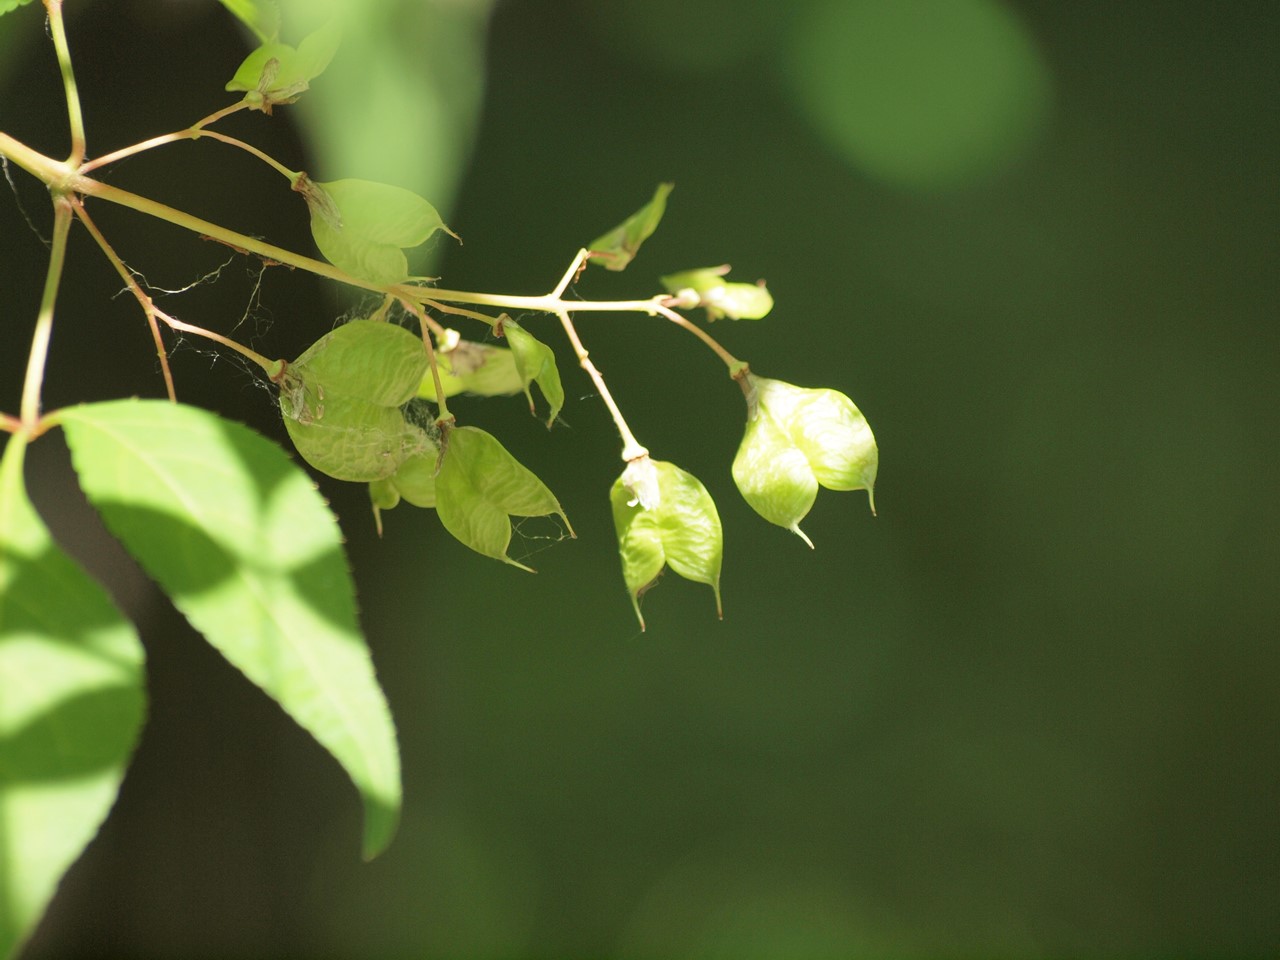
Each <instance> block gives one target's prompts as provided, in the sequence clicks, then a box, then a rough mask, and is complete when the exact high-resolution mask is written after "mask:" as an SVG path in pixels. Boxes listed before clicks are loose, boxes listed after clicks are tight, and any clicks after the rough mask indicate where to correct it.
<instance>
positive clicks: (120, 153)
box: [80, 130, 191, 173]
mask: <svg viewBox="0 0 1280 960" xmlns="http://www.w3.org/2000/svg"><path fill="white" fill-rule="evenodd" d="M190 139H191V131H190V130H175V131H174V132H173V133H162V134H160V136H158V137H152V138H151V139H150V140H143V141H142V142H141V143H135V144H132V145H131V146H128V147H122V148H120V149H119V150H115V151H113V152H111V153H108V154H106V155H105V156H101V157H98V158H97V159H96V160H90V161H89V162H88V163H86V164H83V165H82V166H81V167H80V172H81V173H89V172H90V171H92V170H97V169H98V167H105V166H106V165H107V164H109V163H115V162H116V161H117V160H123V159H124V158H125V157H132V156H134V155H135V154H138V153H142V152H143V151H144V150H150V149H151V148H153V147H162V146H164V145H165V144H166V143H176V142H177V141H178V140H190Z"/></svg>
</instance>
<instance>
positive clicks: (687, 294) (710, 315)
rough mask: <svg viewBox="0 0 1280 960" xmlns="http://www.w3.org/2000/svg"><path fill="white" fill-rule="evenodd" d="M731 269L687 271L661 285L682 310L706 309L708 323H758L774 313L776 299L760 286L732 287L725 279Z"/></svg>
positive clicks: (746, 284)
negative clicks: (745, 321) (725, 320)
mask: <svg viewBox="0 0 1280 960" xmlns="http://www.w3.org/2000/svg"><path fill="white" fill-rule="evenodd" d="M728 273H729V265H728V264H724V265H722V266H719V267H701V268H699V269H697V270H685V271H682V272H681V273H672V274H669V275H667V276H665V277H663V278H662V285H663V286H664V287H666V288H667V292H669V293H670V294H671V295H672V296H674V297H677V298H679V299H681V300H682V301H683V302H682V303H681V304H680V306H685V307H705V308H706V311H707V319H708V320H718V319H719V318H720V317H728V318H729V319H730V320H759V319H761V318H762V317H764V316H766V315H768V313H769V311H770V310H772V309H773V296H772V295H771V294H770V293H769V291H768V289H767V288H766V287H765V285H764V282H763V281H761V282H759V283H731V282H729V281H727V280H725V279H724V278H725V277H726V276H727V275H728Z"/></svg>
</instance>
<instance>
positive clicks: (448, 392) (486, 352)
mask: <svg viewBox="0 0 1280 960" xmlns="http://www.w3.org/2000/svg"><path fill="white" fill-rule="evenodd" d="M436 368H437V369H438V370H439V372H440V386H441V387H442V388H443V389H444V395H445V397H452V396H455V395H457V394H459V393H474V394H477V395H478V396H482V397H504V396H510V395H511V394H516V393H519V392H520V391H521V390H523V389H524V387H525V381H524V379H523V378H522V376H521V374H520V370H519V369H518V368H517V367H516V358H515V355H514V354H513V353H512V352H511V351H510V350H508V349H507V348H506V347H496V346H494V345H493V344H490V343H476V342H474V341H472V340H463V339H461V338H460V336H459V335H458V331H456V330H446V331H445V337H444V340H443V342H442V343H440V344H439V345H437V347H436ZM418 396H420V397H424V398H425V399H427V400H435V399H436V384H435V380H434V379H433V378H432V376H431V372H430V371H428V372H427V374H426V375H425V376H424V377H423V378H422V382H421V384H419V386H418Z"/></svg>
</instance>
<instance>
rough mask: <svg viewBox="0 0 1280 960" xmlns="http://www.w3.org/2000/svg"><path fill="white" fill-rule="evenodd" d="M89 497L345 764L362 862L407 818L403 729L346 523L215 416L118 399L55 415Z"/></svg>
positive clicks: (238, 659)
mask: <svg viewBox="0 0 1280 960" xmlns="http://www.w3.org/2000/svg"><path fill="white" fill-rule="evenodd" d="M59 418H60V420H61V422H62V424H63V426H64V428H65V430H66V435H67V445H68V446H69V447H70V448H71V456H72V462H73V464H74V466H75V469H76V473H77V474H78V475H79V478H80V485H81V487H82V489H83V490H84V492H85V495H86V496H87V497H88V498H89V502H90V503H92V504H93V505H94V506H95V507H96V508H97V509H98V510H99V512H100V513H101V514H102V516H103V519H104V520H105V521H106V524H107V527H108V528H109V529H110V530H111V532H112V533H114V534H115V535H116V536H117V537H118V538H119V539H120V541H121V542H122V543H123V544H124V546H125V548H126V549H127V550H128V551H129V552H130V553H131V554H133V556H134V557H135V558H136V559H137V560H138V562H139V563H140V564H141V565H142V566H143V568H144V569H145V570H146V571H147V572H148V573H149V574H150V575H151V576H152V577H153V578H155V580H156V582H157V583H159V584H160V586H161V588H162V589H163V590H164V591H165V593H167V594H168V595H169V598H170V599H171V600H172V601H173V604H174V606H176V607H177V608H178V609H179V610H180V611H182V613H183V614H184V615H185V616H186V617H187V619H188V620H189V621H191V624H192V626H194V627H195V628H196V629H197V630H199V631H200V632H201V633H202V634H204V636H205V638H206V639H207V640H208V641H209V642H210V643H211V644H212V645H213V646H214V647H216V648H217V649H218V650H219V651H220V652H221V653H222V654H223V656H225V657H226V658H227V659H228V660H229V661H230V662H231V663H232V664H234V665H235V666H236V667H237V668H238V669H239V670H241V671H242V672H243V673H244V674H245V676H246V677H248V678H249V679H250V680H252V681H253V682H254V683H255V684H257V685H258V686H259V687H261V688H262V689H263V690H264V691H265V692H266V693H267V694H269V695H270V696H271V697H272V698H273V699H275V700H276V702H277V703H279V704H280V706H281V707H283V708H284V710H285V711H286V712H287V713H288V714H289V715H290V716H292V717H293V718H294V720H296V721H297V722H298V723H299V724H300V725H301V726H302V727H303V728H304V729H305V730H307V731H308V732H309V733H310V734H311V735H312V736H313V737H315V739H316V740H317V741H319V743H320V744H322V745H323V746H324V747H325V748H326V749H327V750H328V751H329V752H330V753H331V754H332V755H333V756H334V757H335V758H336V759H337V760H338V762H339V763H341V764H342V766H343V767H344V769H345V770H346V771H347V773H348V775H349V776H350V777H351V780H352V782H353V783H354V784H355V785H356V787H357V789H358V790H359V791H360V793H361V796H362V797H363V799H364V808H365V829H364V854H365V856H366V857H372V856H375V855H376V854H377V853H379V852H380V851H381V850H382V849H383V848H384V847H385V846H386V845H387V843H388V842H389V841H390V839H391V836H392V834H393V833H394V831H395V825H396V821H397V819H398V817H399V811H400V761H399V753H398V750H397V747H396V737H395V729H394V727H393V726H392V722H391V714H390V711H389V710H388V708H387V703H386V700H385V698H384V697H383V694H382V690H381V688H380V687H379V686H378V681H377V679H376V677H375V676H374V671H373V664H372V662H371V660H370V656H369V650H368V647H367V646H366V644H365V641H364V637H363V635H362V633H361V631H360V627H359V624H358V622H357V619H356V608H355V592H354V588H353V585H352V582H351V575H350V573H349V571H348V569H347V562H346V557H345V556H344V553H343V549H342V536H341V533H340V531H339V530H338V525H337V522H336V520H335V519H334V517H333V514H332V513H330V511H329V509H328V508H327V507H326V506H325V503H324V501H323V500H322V499H321V498H320V494H319V493H318V492H317V491H316V489H315V486H314V485H313V484H312V483H311V481H310V479H309V478H308V477H307V475H306V474H305V473H304V472H303V471H302V470H300V469H299V468H298V467H297V466H296V465H294V464H293V462H292V461H291V460H290V459H289V457H288V456H287V455H285V453H284V452H283V451H282V450H280V448H279V447H277V446H275V445H274V444H272V443H271V442H269V441H268V440H265V439H264V438H263V437H261V436H259V435H258V434H256V433H254V432H253V431H251V430H249V429H248V428H247V427H244V426H242V425H240V424H237V423H232V422H230V421H227V420H223V419H221V418H219V417H217V416H215V415H214V414H212V413H209V412H207V411H204V410H199V409H196V408H193V407H187V406H183V405H180V404H173V403H168V402H162V401H148V400H121V401H112V402H109V403H96V404H89V405H86V406H80V407H72V408H69V409H67V410H64V411H61V412H60V413H59Z"/></svg>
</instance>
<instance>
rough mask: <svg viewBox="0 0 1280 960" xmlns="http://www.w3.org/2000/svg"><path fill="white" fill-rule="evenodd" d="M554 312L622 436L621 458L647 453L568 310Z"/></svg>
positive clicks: (633, 457) (626, 459)
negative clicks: (615, 400)
mask: <svg viewBox="0 0 1280 960" xmlns="http://www.w3.org/2000/svg"><path fill="white" fill-rule="evenodd" d="M554 312H555V313H556V315H557V316H559V317H560V324H561V326H563V327H564V332H565V333H566V334H567V335H568V337H569V342H570V343H571V344H573V352H574V353H575V354H576V355H577V357H578V365H579V366H580V367H582V369H583V370H585V371H587V376H589V377H590V378H591V382H592V383H594V384H595V385H596V389H597V390H598V391H600V399H601V400H603V401H604V405H605V406H606V407H608V408H609V415H610V416H611V417H613V423H614V426H616V427H617V428H618V435H619V436H621V437H622V459H623V460H624V461H626V462H628V463H629V462H630V461H632V460H635V459H636V458H638V457H643V456H646V455H648V453H649V451H648V449H646V448H645V447H644V446H643V445H641V443H640V441H638V440H637V439H636V438H635V435H634V434H633V433H632V432H631V428H630V427H628V426H627V421H626V419H625V418H624V417H623V416H622V411H621V410H619V409H618V405H617V403H615V402H614V399H613V394H611V393H610V392H609V388H608V386H606V385H605V382H604V377H603V376H601V375H600V371H599V370H598V369H597V368H596V365H595V364H594V363H592V362H591V358H590V356H589V355H588V354H587V348H586V347H584V346H583V345H582V339H581V338H580V337H579V336H578V331H577V330H576V329H574V326H573V320H571V319H570V318H569V313H568V311H567V310H556V311H554Z"/></svg>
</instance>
